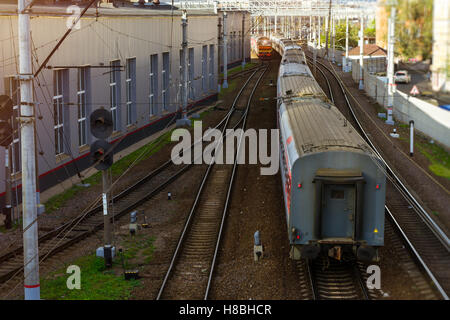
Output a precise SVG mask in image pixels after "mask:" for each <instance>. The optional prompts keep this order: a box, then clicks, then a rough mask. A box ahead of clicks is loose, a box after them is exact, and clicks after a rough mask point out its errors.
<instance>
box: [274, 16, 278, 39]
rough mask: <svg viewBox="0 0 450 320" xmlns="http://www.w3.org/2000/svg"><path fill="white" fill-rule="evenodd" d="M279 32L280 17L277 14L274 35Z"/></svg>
mask: <svg viewBox="0 0 450 320" xmlns="http://www.w3.org/2000/svg"><path fill="white" fill-rule="evenodd" d="M277 32H278V15H277V14H276V13H275V31H274V34H277Z"/></svg>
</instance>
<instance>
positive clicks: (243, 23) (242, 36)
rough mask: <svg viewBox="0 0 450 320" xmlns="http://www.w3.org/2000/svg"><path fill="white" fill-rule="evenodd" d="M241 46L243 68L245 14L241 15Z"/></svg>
mask: <svg viewBox="0 0 450 320" xmlns="http://www.w3.org/2000/svg"><path fill="white" fill-rule="evenodd" d="M241 41H242V42H241V48H242V69H244V68H245V15H244V14H243V15H242V32H241Z"/></svg>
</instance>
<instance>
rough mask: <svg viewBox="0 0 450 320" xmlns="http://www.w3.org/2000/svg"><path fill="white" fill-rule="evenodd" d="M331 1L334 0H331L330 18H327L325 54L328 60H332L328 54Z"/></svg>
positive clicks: (329, 15) (329, 12)
mask: <svg viewBox="0 0 450 320" xmlns="http://www.w3.org/2000/svg"><path fill="white" fill-rule="evenodd" d="M331 2H332V0H330V7H329V9H328V20H327V25H326V34H327V37H326V43H325V54H326V56H327V59H328V61H330V56H329V55H328V34H329V29H330V24H331Z"/></svg>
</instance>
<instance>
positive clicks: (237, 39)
mask: <svg viewBox="0 0 450 320" xmlns="http://www.w3.org/2000/svg"><path fill="white" fill-rule="evenodd" d="M219 19H220V20H219V21H220V23H219V24H220V26H219V27H218V29H217V32H216V33H218V30H219V29H220V28H221V30H223V12H219ZM242 20H244V25H242ZM226 28H227V36H228V40H227V47H228V51H227V54H228V57H227V58H228V64H230V65H233V66H234V65H238V64H239V63H240V62H241V61H242V59H243V57H242V37H244V39H243V40H244V44H243V45H244V56H245V59H246V60H250V46H251V44H250V38H251V30H250V28H251V20H250V14H248V13H247V12H238V11H233V12H227V22H226ZM220 43H221V44H222V45H223V39H221V41H220ZM219 53H220V56H219V63H220V67H221V70H222V68H223V52H222V48H219Z"/></svg>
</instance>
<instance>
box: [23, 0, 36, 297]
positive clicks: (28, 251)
mask: <svg viewBox="0 0 450 320" xmlns="http://www.w3.org/2000/svg"><path fill="white" fill-rule="evenodd" d="M25 8H26V1H25V0H18V15H19V17H18V22H19V25H18V30H19V73H20V74H19V81H20V115H21V117H20V126H21V129H20V134H21V155H22V205H23V230H24V232H23V256H24V288H25V300H39V299H40V295H41V293H40V282H39V249H38V223H37V202H36V200H37V199H36V161H35V157H36V154H35V134H34V121H35V115H34V103H33V82H32V81H33V70H32V67H31V46H30V16H29V14H28V13H26V12H25Z"/></svg>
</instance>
